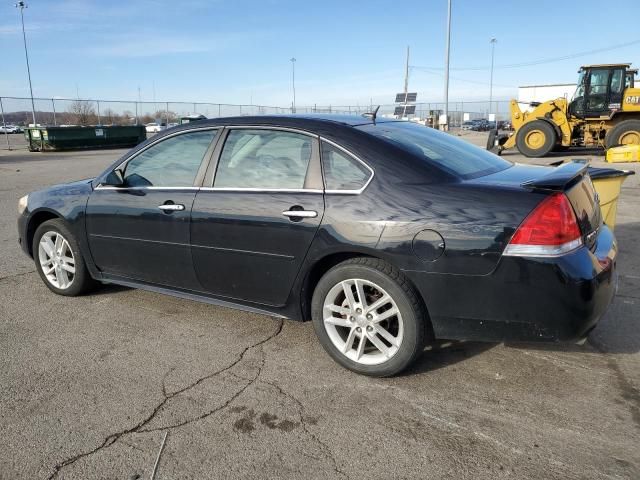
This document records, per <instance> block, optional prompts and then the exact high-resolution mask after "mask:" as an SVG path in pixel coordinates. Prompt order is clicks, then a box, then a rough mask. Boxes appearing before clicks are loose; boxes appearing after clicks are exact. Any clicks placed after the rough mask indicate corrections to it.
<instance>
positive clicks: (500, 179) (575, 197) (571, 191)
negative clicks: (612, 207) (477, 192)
mask: <svg viewBox="0 0 640 480" xmlns="http://www.w3.org/2000/svg"><path fill="white" fill-rule="evenodd" d="M591 170H595V169H592V168H591V167H589V166H588V164H587V163H584V162H570V163H565V164H562V165H560V166H558V167H542V166H535V165H521V164H515V165H514V166H513V167H511V168H508V169H506V170H503V171H501V172H497V173H495V174H492V175H488V176H486V177H483V178H482V180H481V181H482V182H483V183H484V182H487V183H492V184H496V183H497V184H501V185H504V186H510V187H512V188H521V189H523V190H525V191H526V190H528V191H531V192H539V193H545V192H546V193H554V192H563V193H564V194H565V195H566V196H567V199H568V200H569V203H570V204H571V206H572V207H573V210H574V213H575V215H576V219H577V221H578V226H579V227H580V231H581V232H582V237H583V241H584V243H585V245H586V246H587V247H588V248H592V247H593V246H594V242H595V240H596V237H597V231H598V230H599V228H600V226H601V225H602V214H601V212H600V205H599V202H598V196H597V193H596V191H595V189H594V187H593V183H592V182H591V177H590V175H589V173H590V171H591Z"/></svg>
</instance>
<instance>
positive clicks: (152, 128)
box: [144, 122, 167, 133]
mask: <svg viewBox="0 0 640 480" xmlns="http://www.w3.org/2000/svg"><path fill="white" fill-rule="evenodd" d="M144 127H145V130H146V131H147V133H158V132H161V131H162V130H164V129H165V128H167V124H166V123H156V122H151V123H147V124H145V126H144Z"/></svg>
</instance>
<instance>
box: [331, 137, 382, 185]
mask: <svg viewBox="0 0 640 480" xmlns="http://www.w3.org/2000/svg"><path fill="white" fill-rule="evenodd" d="M322 166H323V170H324V183H325V188H326V189H327V190H360V189H361V188H362V187H364V186H365V185H366V184H367V182H368V181H369V178H370V177H371V175H372V172H371V170H369V169H368V168H367V167H365V166H364V165H363V164H362V163H360V162H359V161H358V160H356V159H355V158H353V157H351V156H350V155H348V154H347V153H345V152H344V151H342V150H340V149H339V148H337V147H334V146H333V145H331V144H330V143H327V142H322Z"/></svg>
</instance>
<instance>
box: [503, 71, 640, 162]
mask: <svg viewBox="0 0 640 480" xmlns="http://www.w3.org/2000/svg"><path fill="white" fill-rule="evenodd" d="M630 67H631V64H629V63H618V64H606V65H585V66H583V67H581V68H580V70H578V73H579V74H580V76H579V79H578V86H577V88H576V91H575V93H574V95H573V98H572V99H571V101H567V99H566V98H558V99H555V100H549V101H546V102H543V103H537V102H534V103H531V104H530V107H531V108H532V110H530V111H522V110H521V109H520V106H519V105H518V102H517V101H516V100H511V104H510V109H511V122H512V125H513V128H514V129H515V131H514V133H513V134H511V135H510V136H504V137H502V138H500V139H499V144H500V145H499V147H498V153H499V152H501V151H502V150H504V149H507V148H513V147H514V146H515V147H517V148H518V150H519V151H520V153H522V154H523V155H525V156H527V157H544V156H545V155H547V154H548V153H549V152H551V151H552V150H563V149H566V148H569V147H591V148H593V147H601V148H610V147H615V146H618V145H640V88H635V85H634V81H635V76H636V74H637V72H638V71H637V70H635V69H631V68H630Z"/></svg>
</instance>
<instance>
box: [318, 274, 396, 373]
mask: <svg viewBox="0 0 640 480" xmlns="http://www.w3.org/2000/svg"><path fill="white" fill-rule="evenodd" d="M322 315H323V322H324V328H325V330H326V332H327V335H328V336H329V338H330V340H331V342H332V343H333V345H334V346H335V347H336V348H337V349H338V351H340V352H341V353H342V354H343V355H344V356H345V357H347V358H349V359H350V360H352V361H354V362H357V363H360V364H362V365H379V364H381V363H384V362H386V361H388V360H389V359H390V358H391V357H393V355H395V354H396V353H397V352H398V349H399V348H400V346H401V345H402V338H403V334H404V327H403V321H402V315H401V313H400V310H399V309H398V306H397V304H396V302H395V301H394V299H393V298H392V297H391V295H389V293H387V292H386V291H385V290H384V289H383V288H381V287H380V286H378V285H376V284H375V283H373V282H370V281H368V280H363V279H357V278H354V279H348V280H343V281H341V282H340V283H338V284H336V285H335V286H334V287H333V288H332V289H331V290H329V293H328V294H327V296H326V298H325V301H324V305H323V314H322Z"/></svg>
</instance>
